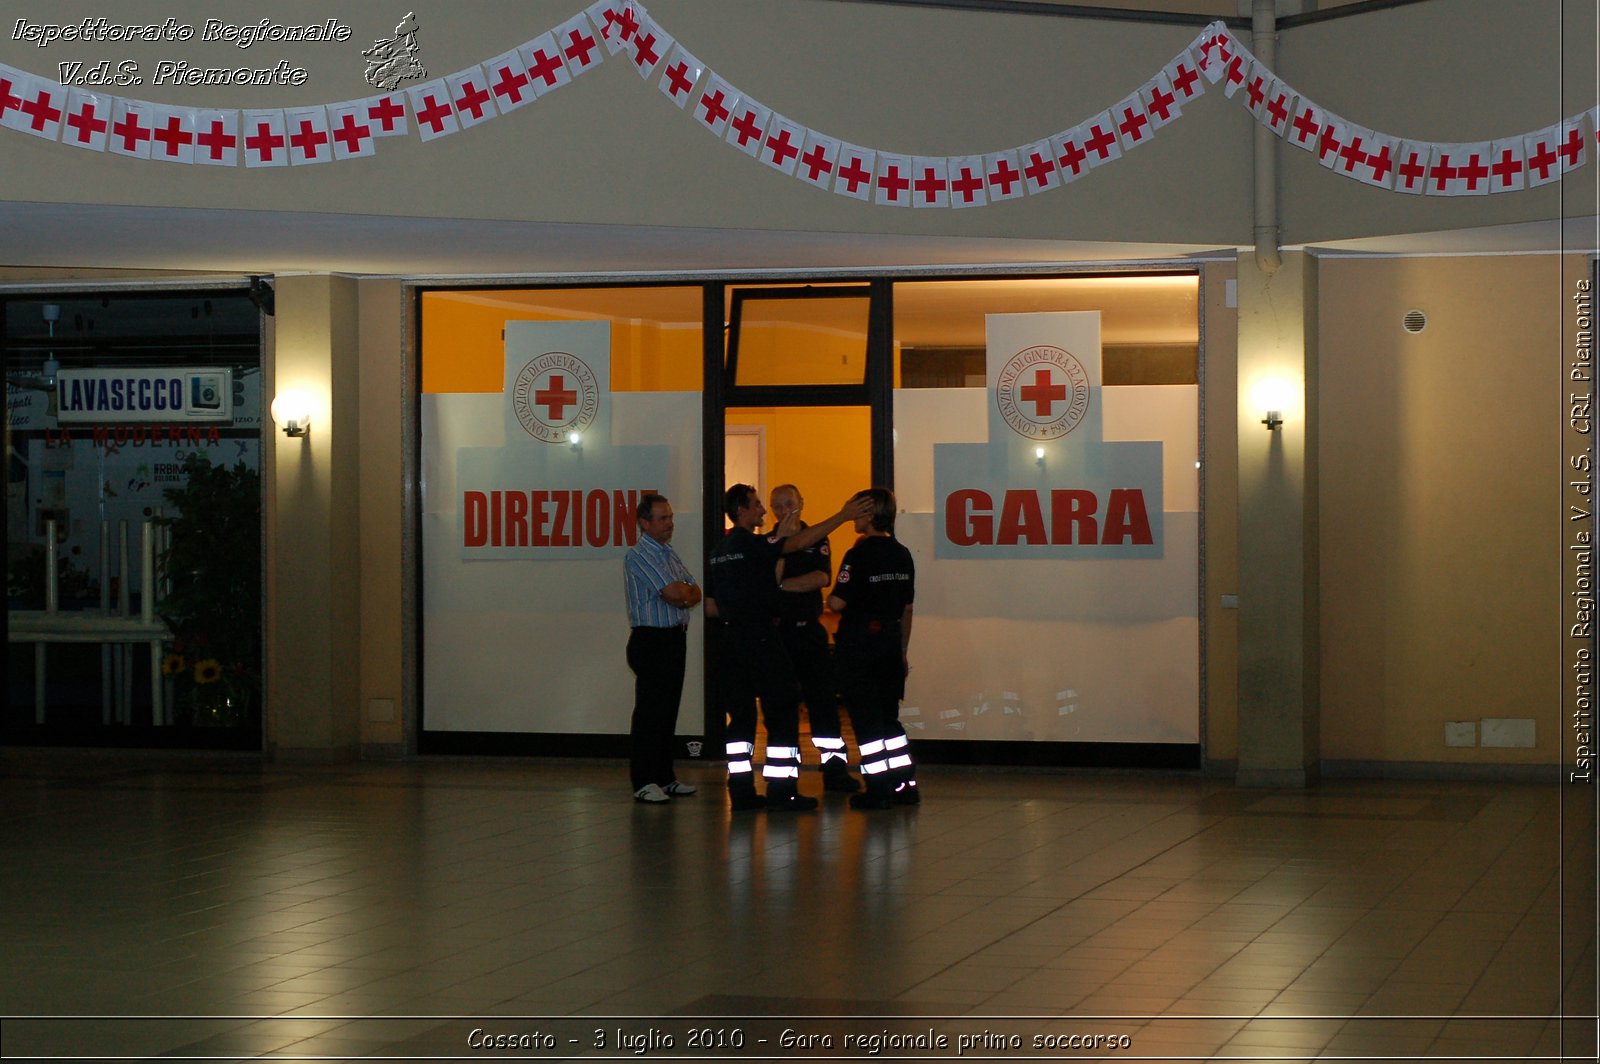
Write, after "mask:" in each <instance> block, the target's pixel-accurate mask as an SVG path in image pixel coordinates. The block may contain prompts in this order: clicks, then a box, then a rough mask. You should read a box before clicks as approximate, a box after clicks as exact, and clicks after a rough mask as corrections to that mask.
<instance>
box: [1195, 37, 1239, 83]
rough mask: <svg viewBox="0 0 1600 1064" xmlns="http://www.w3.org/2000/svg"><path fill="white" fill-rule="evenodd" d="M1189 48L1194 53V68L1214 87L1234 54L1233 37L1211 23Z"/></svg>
mask: <svg viewBox="0 0 1600 1064" xmlns="http://www.w3.org/2000/svg"><path fill="white" fill-rule="evenodd" d="M1189 48H1190V50H1191V51H1192V52H1193V53H1194V57H1195V66H1196V67H1198V68H1199V70H1200V73H1201V74H1203V75H1204V76H1205V79H1206V80H1207V81H1208V82H1210V83H1211V84H1213V85H1215V84H1216V83H1217V82H1218V81H1220V80H1222V73H1223V70H1224V69H1225V68H1226V67H1227V65H1228V61H1229V60H1231V59H1232V58H1233V54H1234V53H1233V49H1234V41H1233V37H1232V36H1230V35H1229V33H1228V30H1227V27H1226V26H1224V25H1223V24H1222V23H1220V22H1213V23H1212V24H1211V25H1209V26H1207V27H1206V28H1205V29H1203V30H1201V31H1200V36H1199V37H1198V38H1197V39H1196V40H1195V42H1194V44H1192V45H1190V46H1189Z"/></svg>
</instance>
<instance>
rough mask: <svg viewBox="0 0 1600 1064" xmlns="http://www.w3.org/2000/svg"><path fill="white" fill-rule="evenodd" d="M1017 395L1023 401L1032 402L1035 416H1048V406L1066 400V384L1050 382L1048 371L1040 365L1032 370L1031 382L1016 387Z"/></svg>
mask: <svg viewBox="0 0 1600 1064" xmlns="http://www.w3.org/2000/svg"><path fill="white" fill-rule="evenodd" d="M1017 395H1018V396H1019V397H1020V398H1021V399H1022V401H1023V402H1024V403H1032V404H1033V413H1034V416H1035V417H1049V416H1050V408H1051V407H1052V406H1053V405H1054V404H1056V403H1059V402H1064V401H1065V400H1066V398H1067V386H1066V385H1065V384H1052V383H1051V382H1050V371H1049V370H1048V369H1045V368H1043V367H1041V368H1039V369H1036V370H1034V372H1033V383H1032V384H1026V385H1023V386H1022V387H1021V388H1020V389H1018V391H1017Z"/></svg>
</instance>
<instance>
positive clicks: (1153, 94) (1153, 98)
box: [1150, 85, 1178, 122]
mask: <svg viewBox="0 0 1600 1064" xmlns="http://www.w3.org/2000/svg"><path fill="white" fill-rule="evenodd" d="M1177 102H1178V98H1177V97H1176V96H1174V95H1172V93H1170V92H1163V91H1162V89H1161V86H1160V85H1157V86H1155V87H1153V88H1152V89H1151V90H1150V113H1151V114H1153V115H1155V116H1156V117H1158V118H1160V119H1161V121H1163V122H1170V121H1171V120H1172V105H1173V104H1175V103H1177Z"/></svg>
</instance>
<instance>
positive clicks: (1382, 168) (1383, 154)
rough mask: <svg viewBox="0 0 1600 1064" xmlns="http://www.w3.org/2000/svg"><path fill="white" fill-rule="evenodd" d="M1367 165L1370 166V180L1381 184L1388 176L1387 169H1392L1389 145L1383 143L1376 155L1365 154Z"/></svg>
mask: <svg viewBox="0 0 1600 1064" xmlns="http://www.w3.org/2000/svg"><path fill="white" fill-rule="evenodd" d="M1367 165H1368V166H1369V167H1371V168H1372V180H1373V181H1374V182H1375V183H1377V184H1380V185H1381V184H1383V182H1384V179H1385V178H1387V177H1388V176H1389V171H1390V170H1393V169H1394V160H1393V159H1391V158H1389V145H1387V144H1385V145H1384V146H1383V150H1382V151H1380V152H1378V154H1376V155H1368V156H1367Z"/></svg>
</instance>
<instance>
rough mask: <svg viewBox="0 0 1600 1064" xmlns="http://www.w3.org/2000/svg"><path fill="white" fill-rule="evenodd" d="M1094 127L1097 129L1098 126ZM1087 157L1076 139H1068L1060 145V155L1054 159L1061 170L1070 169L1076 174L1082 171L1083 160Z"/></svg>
mask: <svg viewBox="0 0 1600 1064" xmlns="http://www.w3.org/2000/svg"><path fill="white" fill-rule="evenodd" d="M1095 128H1096V129H1098V128H1099V127H1098V126H1096V127H1095ZM1089 146H1090V147H1091V148H1092V147H1094V145H1093V144H1091V145H1089ZM1088 158H1089V155H1088V153H1087V152H1085V151H1084V150H1083V149H1082V148H1080V147H1078V143H1077V141H1074V140H1068V141H1066V142H1065V143H1064V144H1062V145H1061V156H1060V158H1058V159H1057V160H1056V161H1057V162H1058V163H1060V164H1061V169H1062V170H1071V171H1072V173H1073V174H1074V175H1077V174H1080V173H1082V172H1083V163H1084V160H1086V159H1088Z"/></svg>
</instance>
